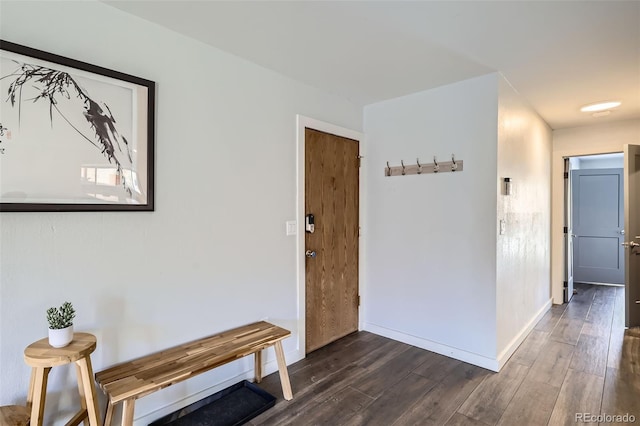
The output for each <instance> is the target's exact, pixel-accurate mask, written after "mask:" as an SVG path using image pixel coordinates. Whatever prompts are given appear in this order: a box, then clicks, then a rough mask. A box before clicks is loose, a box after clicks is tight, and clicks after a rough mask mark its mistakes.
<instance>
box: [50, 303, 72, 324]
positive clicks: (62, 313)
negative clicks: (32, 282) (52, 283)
mask: <svg viewBox="0 0 640 426" xmlns="http://www.w3.org/2000/svg"><path fill="white" fill-rule="evenodd" d="M75 317H76V310H75V309H73V305H72V304H71V303H70V302H64V303H63V304H62V306H60V307H59V308H54V307H51V308H49V309H47V321H49V328H50V329H52V330H60V329H63V328H67V327H69V326H72V325H73V319H74V318H75Z"/></svg>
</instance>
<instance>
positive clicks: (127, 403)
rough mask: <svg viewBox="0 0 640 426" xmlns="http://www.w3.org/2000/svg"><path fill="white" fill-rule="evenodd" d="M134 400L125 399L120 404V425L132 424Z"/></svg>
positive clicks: (130, 425)
mask: <svg viewBox="0 0 640 426" xmlns="http://www.w3.org/2000/svg"><path fill="white" fill-rule="evenodd" d="M135 403H136V400H135V399H133V398H129V399H125V400H124V404H123V406H122V426H133V410H134V408H135Z"/></svg>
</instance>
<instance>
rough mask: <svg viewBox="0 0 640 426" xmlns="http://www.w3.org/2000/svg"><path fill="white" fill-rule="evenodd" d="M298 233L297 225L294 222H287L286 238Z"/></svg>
mask: <svg viewBox="0 0 640 426" xmlns="http://www.w3.org/2000/svg"><path fill="white" fill-rule="evenodd" d="M297 233H298V223H297V222H296V221H295V220H288V221H287V236H290V235H296V234H297Z"/></svg>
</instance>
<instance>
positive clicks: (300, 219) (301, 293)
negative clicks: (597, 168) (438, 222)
mask: <svg viewBox="0 0 640 426" xmlns="http://www.w3.org/2000/svg"><path fill="white" fill-rule="evenodd" d="M296 126H297V129H298V136H297V138H296V141H297V143H296V155H297V166H296V175H297V177H296V187H297V198H296V206H297V212H296V222H297V224H298V235H297V236H298V238H297V241H296V261H297V262H296V263H297V273H298V279H297V282H298V309H297V311H298V348H297V349H298V353H299V354H300V355H301V357H302V358H304V357H305V355H306V354H305V347H306V346H305V342H306V330H307V329H306V320H305V315H306V286H305V283H306V273H307V272H306V266H305V256H304V251H305V242H304V240H305V238H304V236H305V235H304V208H305V203H304V201H305V198H304V197H305V193H304V188H305V169H304V165H305V161H304V160H305V158H304V154H305V129H306V128H310V129H315V130H319V131H321V132H325V133H331V134H333V135H336V136H342V137H344V138H349V139H354V140H357V141H358V142H359V149H360V156H362V157H364V156H365V154H364V143H363V142H364V134H363V133H361V132H358V131H356V130H351V129H347V128H345V127H340V126H336V125H334V124H331V123H326V122H324V121H319V120H316V119H313V118H310V117H305V116H304V115H299V114H298V115H296ZM364 164H365V163H364V161H362V164H361V167H360V178H359V182H360V183H359V185H360V188H359V191H358V192H359V194H360V197H359V198H360V199H359V200H358V207H359V212H358V215H359V224H360V229H361V230H362V229H364V215H363V205H364V198H363V194H364V187H365V185H364V184H363V182H364V179H363V177H364V173H363V171H364V167H365V166H364ZM360 235H361V236H360V240H359V241H358V246H359V249H358V253H359V256H358V291H359V292H360V294H362V284H363V268H362V259H364V256H363V246H364V244H363V243H362V241H363V240H362V233H361V234H360ZM362 318H363V316H362V306H360V308H359V309H358V329H362V327H361V324H362Z"/></svg>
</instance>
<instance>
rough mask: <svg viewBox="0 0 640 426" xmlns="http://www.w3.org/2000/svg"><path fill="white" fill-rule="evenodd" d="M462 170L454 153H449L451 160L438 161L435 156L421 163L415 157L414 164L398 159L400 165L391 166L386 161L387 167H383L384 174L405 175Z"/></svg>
mask: <svg viewBox="0 0 640 426" xmlns="http://www.w3.org/2000/svg"><path fill="white" fill-rule="evenodd" d="M462 170H463V162H462V160H456V158H455V156H454V155H451V161H442V162H438V160H437V159H436V157H435V156H434V157H433V163H429V164H421V163H420V159H419V158H416V164H410V165H405V164H404V161H403V160H400V166H394V167H391V166H390V165H389V162H388V161H387V167H385V168H384V175H385V176H387V177H389V176H406V175H425V174H428V173H446V172H461V171H462Z"/></svg>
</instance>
